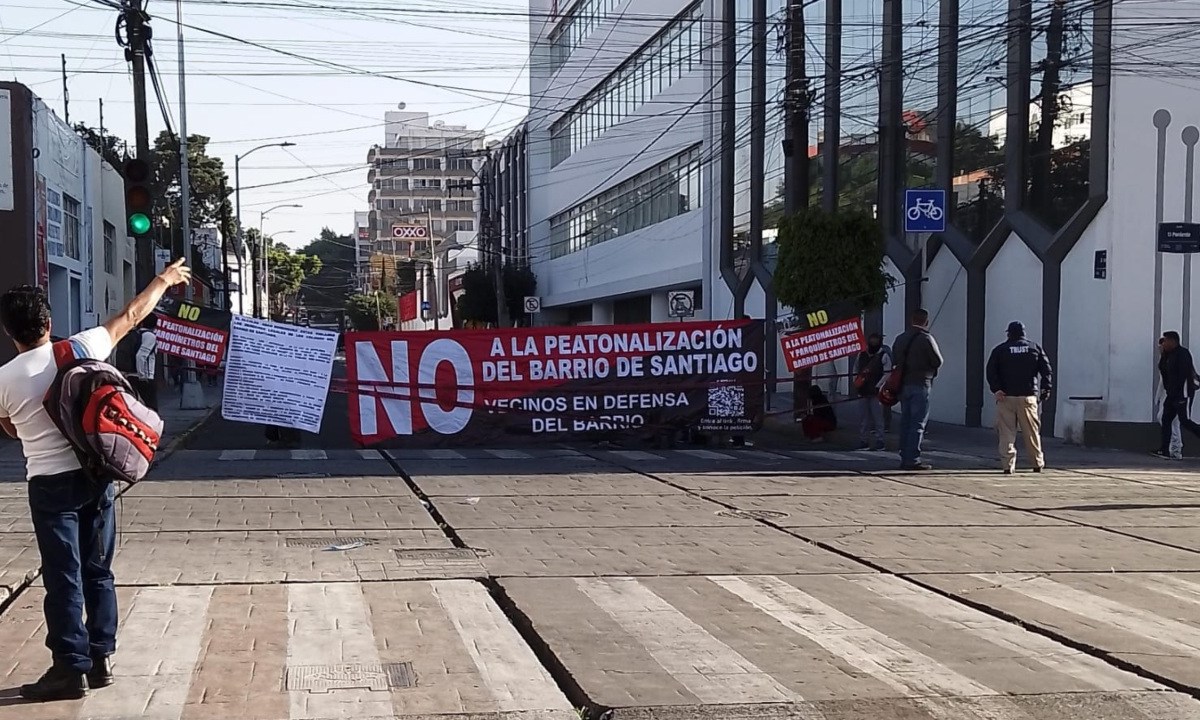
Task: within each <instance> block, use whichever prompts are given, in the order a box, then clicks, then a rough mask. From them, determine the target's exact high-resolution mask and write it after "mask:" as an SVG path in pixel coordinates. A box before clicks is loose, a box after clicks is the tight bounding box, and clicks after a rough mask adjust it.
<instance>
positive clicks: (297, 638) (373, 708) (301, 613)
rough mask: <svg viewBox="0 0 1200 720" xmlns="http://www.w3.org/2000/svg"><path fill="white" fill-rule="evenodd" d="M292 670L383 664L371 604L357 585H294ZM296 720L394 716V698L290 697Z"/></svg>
mask: <svg viewBox="0 0 1200 720" xmlns="http://www.w3.org/2000/svg"><path fill="white" fill-rule="evenodd" d="M287 587H288V642H287V665H289V666H292V665H329V664H342V663H361V664H364V665H378V664H379V662H380V661H379V649H378V648H377V647H376V645H375V634H374V632H373V631H372V630H371V620H370V614H369V612H368V610H367V602H366V600H365V599H364V598H363V594H362V588H361V587H359V585H358V584H357V583H312V584H297V585H288V586H287ZM288 701H289V705H290V708H291V711H290V714H289V717H290V718H291V720H330V719H332V718H351V717H380V718H383V717H389V718H390V717H393V716H395V714H396V710H395V708H393V707H392V698H391V694H390V693H388V692H385V691H384V692H377V691H371V690H366V689H354V690H338V691H337V692H330V693H309V692H307V691H303V690H299V691H298V690H292V691H289V692H288Z"/></svg>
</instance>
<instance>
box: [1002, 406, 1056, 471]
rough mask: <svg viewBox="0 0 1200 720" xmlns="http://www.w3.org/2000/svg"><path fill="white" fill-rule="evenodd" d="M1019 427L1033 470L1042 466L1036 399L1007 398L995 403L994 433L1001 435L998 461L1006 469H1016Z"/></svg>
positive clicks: (1044, 463)
mask: <svg viewBox="0 0 1200 720" xmlns="http://www.w3.org/2000/svg"><path fill="white" fill-rule="evenodd" d="M1018 427H1020V428H1021V432H1022V433H1024V435H1025V446H1026V447H1027V448H1029V454H1030V455H1031V456H1032V458H1031V459H1032V460H1033V464H1034V467H1039V468H1040V467H1044V466H1045V465H1046V456H1045V455H1043V454H1042V435H1041V432H1042V418H1041V416H1040V415H1038V399H1037V397H1035V396H1033V395H1030V396H1029V397H1006V398H1004V399H1003V400H1001V401H1000V402H998V403H997V404H996V433H997V434H998V435H999V436H1000V460H1001V462H1002V463H1003V468H1004V469H1005V470H1015V469H1016V467H1017V446H1016V442H1017V428H1018Z"/></svg>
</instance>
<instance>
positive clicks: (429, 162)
mask: <svg viewBox="0 0 1200 720" xmlns="http://www.w3.org/2000/svg"><path fill="white" fill-rule="evenodd" d="M412 169H413V170H441V169H442V159H441V158H413V161H412Z"/></svg>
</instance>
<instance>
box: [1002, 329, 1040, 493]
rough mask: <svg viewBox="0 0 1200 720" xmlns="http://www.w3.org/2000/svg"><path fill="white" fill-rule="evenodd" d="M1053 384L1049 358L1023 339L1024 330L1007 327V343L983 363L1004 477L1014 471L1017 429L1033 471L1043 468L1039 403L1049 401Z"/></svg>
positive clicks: (1037, 346) (1038, 348)
mask: <svg viewBox="0 0 1200 720" xmlns="http://www.w3.org/2000/svg"><path fill="white" fill-rule="evenodd" d="M1053 380H1054V374H1053V371H1052V370H1051V369H1050V358H1048V357H1046V351H1045V350H1042V348H1041V346H1039V345H1038V344H1037V343H1035V342H1031V341H1030V340H1027V339H1026V338H1025V326H1024V325H1023V324H1022V323H1020V322H1016V321H1013V322H1011V323H1009V324H1008V339H1007V340H1006V341H1004V342H1002V343H1000V344H999V345H997V346H996V347H995V348H994V349H993V350H992V354H991V357H989V358H988V362H987V381H988V386H989V387H990V388H991V390H992V394H993V395H995V396H996V434H997V435H998V436H999V438H1000V462H1001V463H1002V464H1003V465H1002V470H1003V471H1004V474H1005V475H1011V474H1012V473H1013V471H1014V470H1016V467H1017V428H1018V427H1019V428H1020V429H1021V432H1022V433H1023V434H1024V435H1025V445H1026V447H1028V448H1029V455H1030V456H1031V459H1032V460H1033V471H1034V472H1035V473H1037V472H1041V471H1042V468H1044V467H1046V456H1045V455H1044V454H1043V453H1042V417H1041V407H1040V403H1041V402H1045V401H1047V400H1049V399H1050V390H1051V388H1052V383H1053Z"/></svg>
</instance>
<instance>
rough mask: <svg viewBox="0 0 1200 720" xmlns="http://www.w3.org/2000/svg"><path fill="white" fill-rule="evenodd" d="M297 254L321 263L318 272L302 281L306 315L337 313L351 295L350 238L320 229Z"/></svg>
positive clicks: (352, 258) (353, 250)
mask: <svg viewBox="0 0 1200 720" xmlns="http://www.w3.org/2000/svg"><path fill="white" fill-rule="evenodd" d="M300 253H301V254H303V255H310V256H312V257H315V258H317V259H318V260H320V261H321V268H320V270H318V271H317V272H316V273H314V274H312V275H310V276H308V277H306V278H305V279H304V282H303V283H302V285H301V292H302V293H303V294H304V298H305V304H306V305H307V306H308V308H309V311H310V312H311V311H312V310H313V309H314V308H315V309H317V310H330V309H337V310H340V309H341V308H342V307H343V306H344V305H345V304H346V301H347V299H348V298H349V297H350V296H351V294H352V293H353V292H354V291H355V284H354V277H355V270H356V265H357V255H356V253H357V250H356V248H355V246H354V238H352V237H350V236H348V235H338V234H337V233H336V232H334V231H333V230H330V229H329V228H322V230H321V233H320V235H318V236H317V238H316V239H315V240H313V241H312V242H310V243H309V244H308V245H306V246H304V248H302V249H301V250H300Z"/></svg>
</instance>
